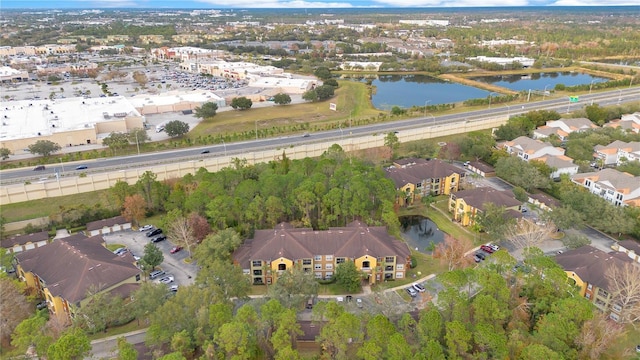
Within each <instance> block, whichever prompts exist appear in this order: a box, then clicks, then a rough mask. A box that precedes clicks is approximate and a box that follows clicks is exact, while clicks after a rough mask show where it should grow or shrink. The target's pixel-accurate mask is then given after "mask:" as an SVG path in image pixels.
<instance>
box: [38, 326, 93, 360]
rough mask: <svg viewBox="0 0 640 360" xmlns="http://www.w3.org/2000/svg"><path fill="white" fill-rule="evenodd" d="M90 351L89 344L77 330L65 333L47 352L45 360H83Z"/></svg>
mask: <svg viewBox="0 0 640 360" xmlns="http://www.w3.org/2000/svg"><path fill="white" fill-rule="evenodd" d="M90 351H91V342H90V341H89V338H88V337H87V335H86V334H85V333H84V332H83V331H82V330H81V329H79V328H75V327H73V328H71V329H69V330H67V331H65V332H64V333H63V334H62V336H60V338H59V339H58V340H56V341H55V342H54V343H53V344H51V346H49V349H48V350H47V359H51V360H75V359H84V358H85V356H87V355H89V352H90Z"/></svg>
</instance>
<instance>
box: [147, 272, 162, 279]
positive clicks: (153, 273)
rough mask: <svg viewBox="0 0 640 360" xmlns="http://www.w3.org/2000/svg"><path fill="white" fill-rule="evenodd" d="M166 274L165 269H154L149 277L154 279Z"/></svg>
mask: <svg viewBox="0 0 640 360" xmlns="http://www.w3.org/2000/svg"><path fill="white" fill-rule="evenodd" d="M162 275H164V271H163V270H154V271H152V272H151V273H149V279H151V280H153V279H156V278H158V277H160V276H162Z"/></svg>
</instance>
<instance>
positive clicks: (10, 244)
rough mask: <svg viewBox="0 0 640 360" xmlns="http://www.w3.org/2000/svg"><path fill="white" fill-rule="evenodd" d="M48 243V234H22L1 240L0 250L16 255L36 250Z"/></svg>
mask: <svg viewBox="0 0 640 360" xmlns="http://www.w3.org/2000/svg"><path fill="white" fill-rule="evenodd" d="M48 243H49V233H48V232H47V231H40V232H37V233H33V234H23V235H16V236H12V237H10V238H8V239H2V248H3V249H5V251H6V252H9V253H13V254H17V253H20V252H23V251H27V250H31V249H36V248H39V247H42V246H45V245H47V244H48Z"/></svg>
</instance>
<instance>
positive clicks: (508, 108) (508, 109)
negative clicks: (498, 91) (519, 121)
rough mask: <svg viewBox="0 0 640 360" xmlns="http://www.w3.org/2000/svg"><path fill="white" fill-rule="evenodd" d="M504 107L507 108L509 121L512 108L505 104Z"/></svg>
mask: <svg viewBox="0 0 640 360" xmlns="http://www.w3.org/2000/svg"><path fill="white" fill-rule="evenodd" d="M504 106H506V107H507V119H509V118H511V106H509V105H507V104H505V105H504Z"/></svg>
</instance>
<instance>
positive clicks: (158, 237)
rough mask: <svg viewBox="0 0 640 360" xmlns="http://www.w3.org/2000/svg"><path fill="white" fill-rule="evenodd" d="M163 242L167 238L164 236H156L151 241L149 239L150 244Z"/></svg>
mask: <svg viewBox="0 0 640 360" xmlns="http://www.w3.org/2000/svg"><path fill="white" fill-rule="evenodd" d="M165 240H167V237H166V236H165V235H160V236H156V237H154V238H153V239H151V242H152V243H157V242H160V241H165Z"/></svg>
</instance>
